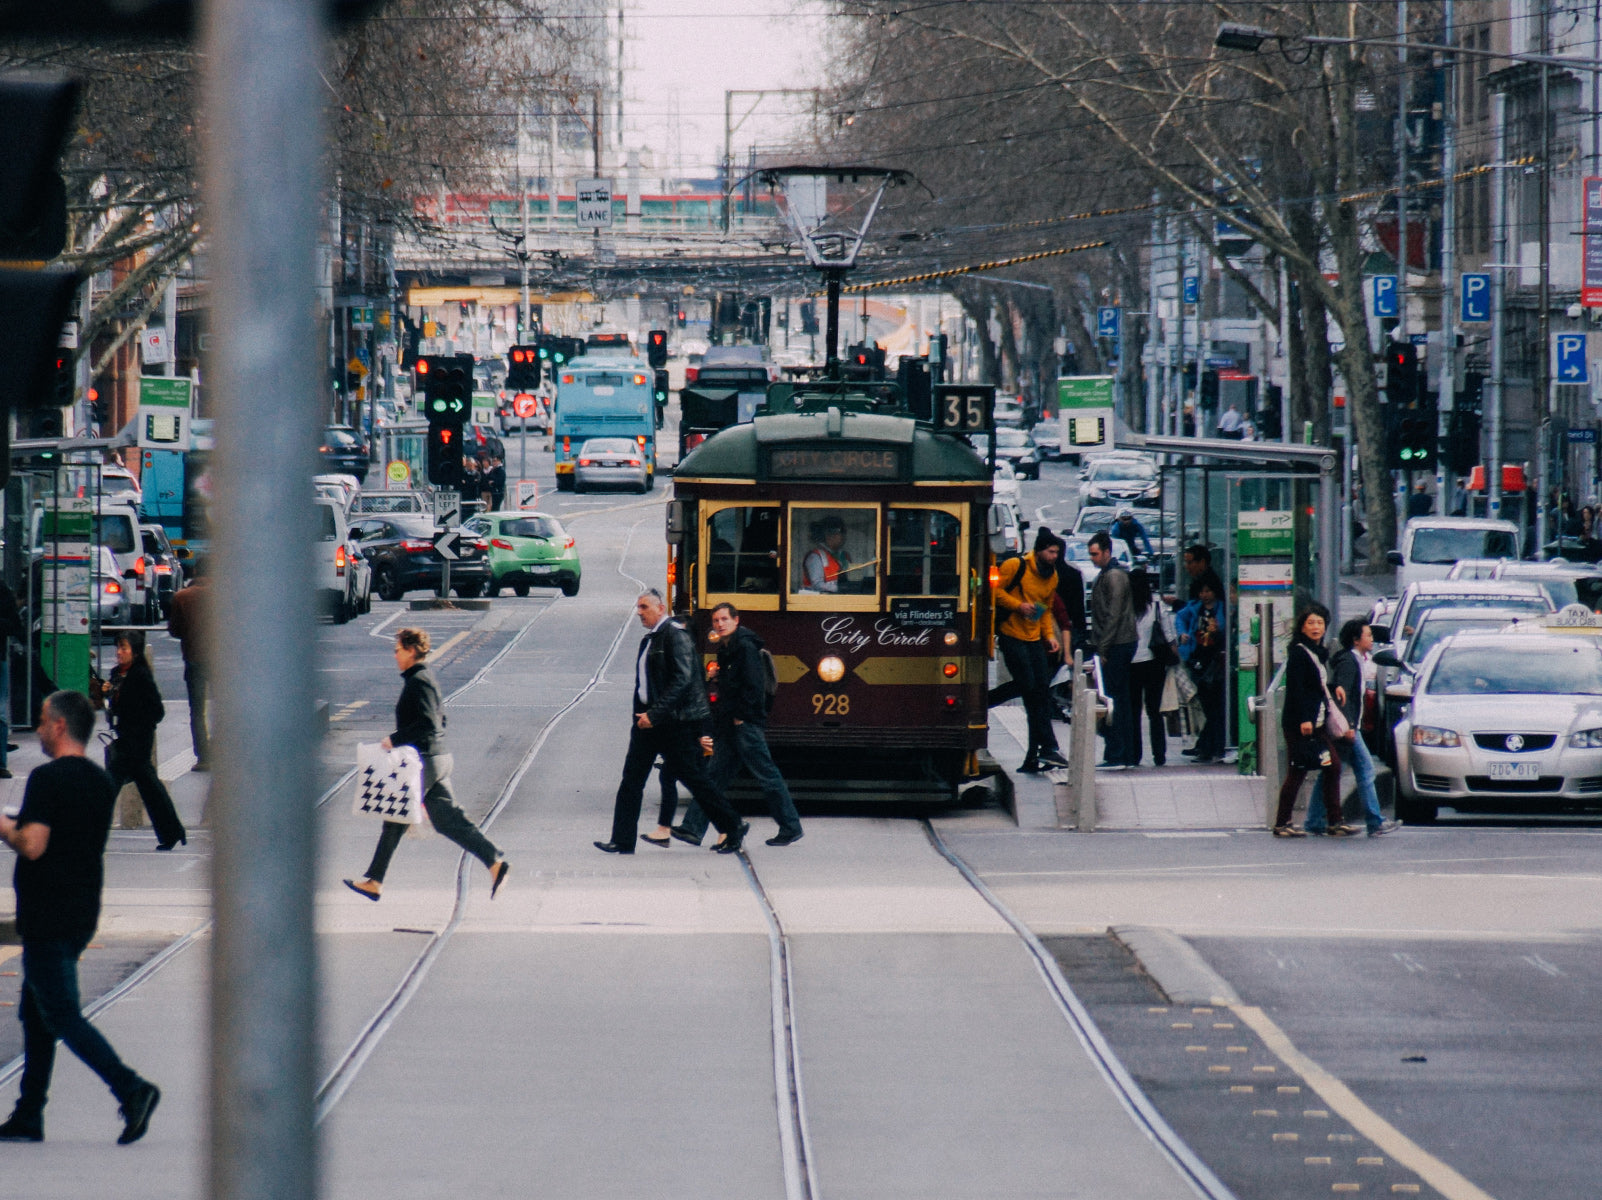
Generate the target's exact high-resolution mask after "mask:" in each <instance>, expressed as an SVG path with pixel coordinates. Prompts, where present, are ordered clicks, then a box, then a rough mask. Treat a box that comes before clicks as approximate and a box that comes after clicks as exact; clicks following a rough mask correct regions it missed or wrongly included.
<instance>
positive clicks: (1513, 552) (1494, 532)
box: [1385, 517, 1519, 592]
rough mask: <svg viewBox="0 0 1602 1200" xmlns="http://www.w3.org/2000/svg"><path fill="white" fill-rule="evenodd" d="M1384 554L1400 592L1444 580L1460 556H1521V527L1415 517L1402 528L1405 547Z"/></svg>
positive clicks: (1470, 519) (1479, 520) (1479, 519)
mask: <svg viewBox="0 0 1602 1200" xmlns="http://www.w3.org/2000/svg"><path fill="white" fill-rule="evenodd" d="M1385 557H1386V558H1387V559H1389V560H1390V562H1391V565H1392V566H1394V567H1395V568H1396V590H1397V591H1398V592H1400V591H1402V590H1403V589H1404V588H1406V587H1407V585H1408V584H1410V583H1417V582H1419V581H1420V580H1423V579H1445V578H1446V576H1447V574H1448V573H1449V572H1450V571H1451V570H1452V566H1453V564H1455V563H1456V562H1457V561H1458V560H1459V559H1464V558H1515V559H1516V558H1518V557H1519V527H1518V526H1517V525H1515V524H1513V522H1512V521H1493V520H1490V519H1489V518H1485V517H1414V518H1413V519H1412V520H1411V521H1409V522H1408V523H1407V524H1406V525H1405V526H1403V528H1402V548H1401V549H1400V550H1392V551H1391V552H1390V553H1388V554H1387V555H1386V556H1385Z"/></svg>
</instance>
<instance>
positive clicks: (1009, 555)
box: [996, 550, 1024, 595]
mask: <svg viewBox="0 0 1602 1200" xmlns="http://www.w3.org/2000/svg"><path fill="white" fill-rule="evenodd" d="M1010 562H1015V563H1017V564H1018V571H1017V573H1016V574H1015V575H1013V577H1012V582H1011V583H1009V584H1007V586H1006V587H1004V588H1002V589H1001V590H1002V591H1004V592H1017V593H1018V594H1019V595H1022V594H1023V573H1024V561H1023V555H1021V554H1019V553H1018V552H1017V551H1016V550H1008V551H1007V552H1006V553H1004V554H1001V555H998V556H997V558H996V577H997V578H998V579H999V578H1000V577H1001V568H1002V567H1004V566H1005V565H1006V564H1007V563H1010Z"/></svg>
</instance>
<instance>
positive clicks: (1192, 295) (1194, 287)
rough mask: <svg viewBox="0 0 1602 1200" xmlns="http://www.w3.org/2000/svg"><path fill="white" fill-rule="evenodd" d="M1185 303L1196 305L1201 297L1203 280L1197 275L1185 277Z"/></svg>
mask: <svg viewBox="0 0 1602 1200" xmlns="http://www.w3.org/2000/svg"><path fill="white" fill-rule="evenodd" d="M1184 295H1185V303H1186V304H1195V303H1196V302H1197V297H1199V296H1200V295H1201V279H1200V277H1198V276H1196V275H1187V276H1185V292H1184Z"/></svg>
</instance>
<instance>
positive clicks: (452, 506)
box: [434, 488, 462, 600]
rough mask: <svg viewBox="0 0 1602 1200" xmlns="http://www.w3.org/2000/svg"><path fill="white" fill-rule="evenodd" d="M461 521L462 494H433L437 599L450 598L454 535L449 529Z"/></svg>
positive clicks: (454, 554) (441, 492)
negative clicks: (438, 564) (436, 532)
mask: <svg viewBox="0 0 1602 1200" xmlns="http://www.w3.org/2000/svg"><path fill="white" fill-rule="evenodd" d="M461 519H462V494H461V493H460V492H455V491H448V490H446V489H443V488H442V489H440V490H439V491H437V492H435V493H434V528H435V530H436V531H438V533H439V535H440V536H438V537H436V538H435V539H434V549H436V550H438V551H439V556H440V559H441V562H440V571H439V598H440V599H441V600H449V599H450V596H451V560H452V559H454V558H455V557H456V550H455V545H454V543H455V541H456V535H455V534H453V533H452V532H451V529H452V528H453V527H454V526H455V525H457V524H458V523H459V522H460V521H461Z"/></svg>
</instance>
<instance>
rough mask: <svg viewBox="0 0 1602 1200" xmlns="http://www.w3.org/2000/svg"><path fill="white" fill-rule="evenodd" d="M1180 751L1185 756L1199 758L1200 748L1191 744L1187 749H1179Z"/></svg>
mask: <svg viewBox="0 0 1602 1200" xmlns="http://www.w3.org/2000/svg"><path fill="white" fill-rule="evenodd" d="M1180 753H1181V754H1183V755H1184V756H1185V757H1186V758H1200V757H1201V750H1200V749H1198V748H1197V747H1195V746H1192V747H1191V748H1190V749H1189V750H1181V751H1180Z"/></svg>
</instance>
